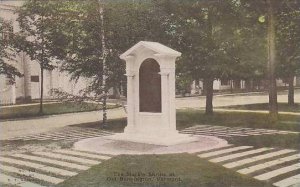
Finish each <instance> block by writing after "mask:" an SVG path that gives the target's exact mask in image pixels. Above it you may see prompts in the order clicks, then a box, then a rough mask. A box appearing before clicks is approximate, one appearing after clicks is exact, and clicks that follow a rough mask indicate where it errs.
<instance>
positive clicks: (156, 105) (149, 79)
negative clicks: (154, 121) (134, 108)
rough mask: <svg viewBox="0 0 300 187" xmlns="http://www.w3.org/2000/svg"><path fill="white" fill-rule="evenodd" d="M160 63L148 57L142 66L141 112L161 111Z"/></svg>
mask: <svg viewBox="0 0 300 187" xmlns="http://www.w3.org/2000/svg"><path fill="white" fill-rule="evenodd" d="M159 72H160V67H159V64H158V63H157V62H156V61H155V60H154V59H146V60H145V61H144V62H143V63H142V64H141V67H140V74H139V75H140V112H154V113H160V112H161V77H160V74H158V73H159Z"/></svg>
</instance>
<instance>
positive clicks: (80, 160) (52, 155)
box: [32, 152, 101, 165]
mask: <svg viewBox="0 0 300 187" xmlns="http://www.w3.org/2000/svg"><path fill="white" fill-rule="evenodd" d="M32 154H35V155H40V156H46V157H50V158H56V159H61V160H70V161H74V162H79V163H82V164H89V165H94V164H100V163H101V162H100V161H95V160H89V159H85V158H78V157H74V156H66V155H63V154H58V153H51V152H33V153H32Z"/></svg>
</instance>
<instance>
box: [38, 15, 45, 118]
mask: <svg viewBox="0 0 300 187" xmlns="http://www.w3.org/2000/svg"><path fill="white" fill-rule="evenodd" d="M42 23H43V24H44V16H42ZM41 37H42V59H41V62H40V67H41V96H40V111H39V114H43V113H44V111H43V98H44V65H45V59H44V58H45V49H44V47H45V45H44V40H45V39H44V27H42V33H41Z"/></svg>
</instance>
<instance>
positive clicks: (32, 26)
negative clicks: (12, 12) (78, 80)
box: [14, 0, 54, 114]
mask: <svg viewBox="0 0 300 187" xmlns="http://www.w3.org/2000/svg"><path fill="white" fill-rule="evenodd" d="M50 4H51V1H38V0H28V1H26V2H25V3H24V5H23V6H22V7H21V8H20V9H18V10H17V14H18V18H17V21H18V22H19V26H20V32H19V33H17V34H16V35H15V37H14V46H15V48H16V49H18V50H19V51H23V52H25V53H26V54H27V55H29V57H30V58H31V60H33V61H36V62H38V63H39V65H40V75H41V82H40V85H41V90H40V109H39V114H43V95H44V70H45V69H48V70H49V69H53V68H54V67H53V66H52V65H51V59H53V55H52V53H51V51H50V50H49V48H50V45H51V41H50V40H49V38H48V36H47V35H49V33H50V30H49V28H51V27H50V26H49V25H51V24H53V20H52V19H51V17H50V12H51V7H50V6H49V5H50Z"/></svg>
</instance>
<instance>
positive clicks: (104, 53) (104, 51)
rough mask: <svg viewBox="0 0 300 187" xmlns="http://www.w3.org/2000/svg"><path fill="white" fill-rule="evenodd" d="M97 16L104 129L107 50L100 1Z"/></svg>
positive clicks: (105, 120)
mask: <svg viewBox="0 0 300 187" xmlns="http://www.w3.org/2000/svg"><path fill="white" fill-rule="evenodd" d="M99 14H100V19H101V43H102V57H101V59H102V64H103V70H102V71H103V75H102V104H103V106H102V111H103V115H102V126H103V127H105V126H106V123H107V106H106V100H107V85H106V79H107V67H106V59H107V53H108V51H107V49H106V43H105V30H104V15H103V14H104V10H103V8H102V4H101V1H100V0H99Z"/></svg>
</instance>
